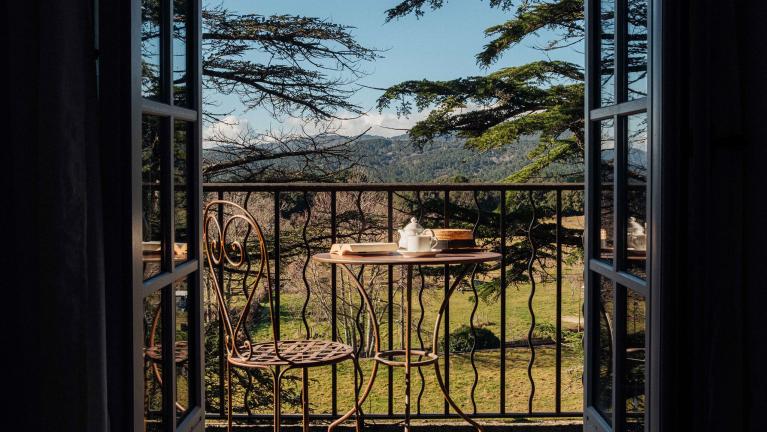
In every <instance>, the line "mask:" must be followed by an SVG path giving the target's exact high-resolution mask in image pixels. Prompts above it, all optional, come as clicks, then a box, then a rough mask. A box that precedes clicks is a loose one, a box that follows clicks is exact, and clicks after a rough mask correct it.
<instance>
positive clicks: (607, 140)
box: [597, 119, 615, 262]
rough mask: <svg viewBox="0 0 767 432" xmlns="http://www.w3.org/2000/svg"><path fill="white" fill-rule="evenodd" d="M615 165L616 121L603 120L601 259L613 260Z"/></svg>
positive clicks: (601, 150) (601, 131)
mask: <svg viewBox="0 0 767 432" xmlns="http://www.w3.org/2000/svg"><path fill="white" fill-rule="evenodd" d="M614 163H615V127H614V121H613V120H612V119H610V120H603V121H602V122H600V125H599V167H598V168H597V169H598V170H599V172H598V176H599V184H597V197H598V203H597V205H599V209H598V212H599V231H598V232H599V257H600V258H602V259H604V260H607V261H610V262H612V260H613V255H614V253H613V252H614V251H613V247H614V246H613V243H614V242H613V213H614V209H613V205H614V204H613V176H614V173H615V171H614V169H613V166H614Z"/></svg>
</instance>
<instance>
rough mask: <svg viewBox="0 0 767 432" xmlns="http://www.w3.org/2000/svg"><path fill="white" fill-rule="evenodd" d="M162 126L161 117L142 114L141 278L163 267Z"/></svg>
mask: <svg viewBox="0 0 767 432" xmlns="http://www.w3.org/2000/svg"><path fill="white" fill-rule="evenodd" d="M161 130H162V119H160V118H159V117H153V116H144V117H143V119H142V127H141V134H142V145H141V181H142V187H141V198H142V199H141V209H142V218H143V220H142V241H143V245H142V246H143V261H144V279H148V278H150V277H152V276H154V275H156V274H157V273H159V272H160V270H161V268H162V217H161V213H160V209H161V208H162V206H161V202H160V200H161V191H160V160H161V158H160V155H161V154H162V139H161V136H162V132H161Z"/></svg>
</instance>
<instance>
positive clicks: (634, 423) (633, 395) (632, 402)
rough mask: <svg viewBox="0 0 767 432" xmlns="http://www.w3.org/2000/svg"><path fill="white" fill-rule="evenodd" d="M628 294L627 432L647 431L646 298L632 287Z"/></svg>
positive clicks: (625, 364) (625, 388) (625, 365)
mask: <svg viewBox="0 0 767 432" xmlns="http://www.w3.org/2000/svg"><path fill="white" fill-rule="evenodd" d="M627 291H628V295H627V297H626V352H625V356H624V359H623V361H624V369H625V377H624V380H623V383H624V385H623V387H624V392H625V397H626V428H625V430H626V431H627V432H642V431H644V412H645V400H646V399H645V353H646V351H645V349H646V346H645V340H646V339H645V318H646V314H645V312H646V309H645V300H644V298H643V297H642V296H640V295H639V294H637V293H635V292H634V291H632V290H630V289H628V290H627Z"/></svg>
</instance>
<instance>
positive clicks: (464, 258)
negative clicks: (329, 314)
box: [312, 252, 501, 265]
mask: <svg viewBox="0 0 767 432" xmlns="http://www.w3.org/2000/svg"><path fill="white" fill-rule="evenodd" d="M312 259H313V260H315V261H318V262H323V263H329V264H352V265H439V264H471V263H481V262H486V261H498V260H500V259H501V254H499V253H495V252H463V253H441V254H437V255H436V256H432V257H407V256H404V255H400V254H398V253H396V252H394V253H391V254H388V255H351V254H349V255H339V254H331V253H321V254H317V255H313V256H312Z"/></svg>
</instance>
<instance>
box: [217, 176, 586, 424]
mask: <svg viewBox="0 0 767 432" xmlns="http://www.w3.org/2000/svg"><path fill="white" fill-rule="evenodd" d="M582 191H583V187H582V185H580V184H524V185H515V184H298V183H297V184H206V185H205V187H204V192H203V195H204V198H205V199H206V201H207V200H213V199H225V200H230V201H234V202H236V203H238V204H240V205H242V206H243V207H245V208H247V209H248V210H249V211H250V212H251V213H252V214H253V215H254V217H255V218H256V219H257V220H258V221H259V223H260V224H261V225H262V227H263V228H264V230H265V233H264V234H265V236H266V238H267V241H268V243H269V245H268V246H269V250H270V253H271V254H273V255H272V272H273V273H274V274H275V275H279V277H276V276H275V282H274V285H275V287H274V288H275V292H276V294H277V295H276V304H277V307H278V309H279V316H280V328H279V333H280V335H281V336H282V337H283V338H286V339H287V338H291V337H292V338H303V337H306V335H307V333H308V334H309V335H310V336H311V337H317V338H324V339H332V340H340V341H343V342H345V343H347V344H349V345H352V346H353V347H354V349H355V350H356V352H357V353H358V355H359V357H360V367H361V369H362V375H363V380H362V381H361V382H360V385H361V383H364V382H366V381H367V379H368V376H369V374H370V371H371V367H372V363H373V360H372V354H373V348H372V346H371V344H372V334H371V332H372V329H371V325H370V320H369V316H368V314H369V312H368V310H367V309H365V308H364V307H363V305H362V302H361V299H360V298H359V296H358V295H356V293H355V292H354V291H353V289H352V288H351V285H350V284H349V280H348V279H347V277H346V275H345V274H344V273H342V272H340V271H338V270H337V269H336V267H335V266H332V267H331V266H326V265H321V264H317V263H315V262H313V261H312V260H310V257H311V256H312V255H313V254H317V253H321V252H326V251H327V250H328V249H329V248H330V245H331V244H332V243H337V242H338V243H341V242H360V241H387V240H388V241H392V240H394V241H396V239H397V233H396V229H397V228H398V227H401V226H403V225H404V224H405V223H406V221H407V220H408V219H409V218H410V217H411V216H415V217H417V218H419V220H420V223H421V224H422V225H423V226H425V227H432V228H437V227H446V226H450V227H454V228H455V227H462V228H471V229H473V230H474V233H475V238H476V240H477V243H478V244H479V245H481V246H482V247H483V248H485V249H486V250H490V251H496V252H498V253H500V254H501V260H500V262H495V263H488V264H482V265H480V266H479V267H478V268H477V269H476V270H475V271H474V272H472V273H471V274H470V275H469V276H467V277H466V278H465V279H464V281H463V283H461V285H460V286H459V287H458V289H457V292H456V293H455V294H454V295H453V296H452V297H451V298H450V303H449V306H448V308H447V309H446V310H445V314H444V319H443V328H442V329H441V335H443V336H442V337H441V340H439V341H437V343H438V344H439V351H440V355H441V356H442V359H441V360H440V364H439V367H440V368H441V369H440V370H441V371H442V377H443V378H444V381H445V385H446V387H447V388H448V390H449V392H450V395H451V396H452V397H453V398H454V399H455V401H456V403H457V404H458V405H459V406H460V407H461V409H462V410H464V411H465V412H466V413H468V414H469V415H470V416H471V417H472V418H475V419H477V420H478V421H480V422H481V423H482V424H484V425H488V426H489V427H490V428H489V430H492V429H493V428H492V426H493V425H504V426H512V425H514V426H516V427H521V428H522V429H526V428H527V427H530V428H535V429H536V430H578V429H579V428H580V427H581V426H580V425H581V416H582V412H581V411H582V405H583V401H582V394H583V385H582V375H583V346H582V337H583V330H584V329H583V321H584V320H583V316H582V306H583V261H582V247H581V241H582V236H581V233H582V231H583V222H584V221H583V204H582V201H583V193H582ZM276 257H279V259H276ZM355 270H356V271H359V272H360V273H359V275H361V277H360V279H361V280H362V281H363V283H364V284H365V285H366V287H365V288H366V290H367V291H368V292H369V293H370V295H371V300H372V303H373V309H374V310H375V313H376V318H377V320H378V322H379V324H380V329H381V343H382V348H384V349H399V348H401V347H402V346H403V344H404V342H403V340H404V334H405V332H404V330H405V329H404V317H403V315H404V314H403V301H404V298H403V297H404V294H403V293H404V290H403V286H404V284H405V282H404V276H405V275H404V273H405V272H404V270H403V269H401V268H399V267H398V266H388V267H387V266H380V267H368V268H359V267H357V268H355ZM456 273H457V271H456V270H455V269H454V268H452V267H448V266H440V267H436V268H435V267H418V268H417V269H416V271H415V281H414V287H413V288H414V291H413V292H414V301H413V304H414V309H413V322H412V324H413V325H412V328H411V332H412V337H413V343H414V348H419V347H420V348H424V347H425V348H426V349H429V347H431V346H432V343H433V341H432V340H430V338H431V331H430V330H431V329H432V328H433V326H434V319H435V316H436V312H437V311H436V309H437V308H438V307H439V304H440V302H441V301H442V298H443V296H444V295H445V292H446V291H447V289H448V287H449V285H450V283H451V280H452V279H453V278H455V277H456ZM249 276H250V275H249V274H248V273H247V272H226V271H220V269H213V270H212V271H207V272H206V274H205V276H204V278H205V280H206V281H208V280H209V278H214V277H215V278H218V279H219V281H220V282H221V283H223V284H224V285H226V286H227V287H229V288H237V287H238V286H240V285H243V281H244V280H245V279H246V278H248V277H249ZM207 286H208V288H207V290H206V296H205V310H204V315H205V325H204V327H205V353H206V370H205V385H206V407H205V408H206V413H207V423H208V428H209V429H211V430H218V428H219V427H221V430H223V429H224V427H223V426H224V419H226V411H225V401H226V397H225V395H226V383H225V379H224V374H223V373H222V371H223V366H224V364H225V358H224V355H225V353H224V349H223V342H222V341H223V338H222V327H221V326H220V322H219V318H218V310H217V306H216V303H215V299H214V297H213V295H212V291H211V287H210V284H207ZM233 292H234V293H235V294H233V295H231V297H230V298H227V300H226V301H227V302H230V303H231V304H234V305H236V304H237V302H241V301H243V299H244V293H242V294H237V293H238V290H237V289H234V290H233ZM264 308H265V307H264ZM267 310H268V309H267ZM261 312H262V313H261V314H260V315H259V314H256V315H257V316H262V318H263V320H261V321H260V322H256V323H254V324H253V325H254V326H255V331H256V334H257V335H258V334H261V333H263V339H264V340H268V338H269V337H270V335H269V328H268V327H269V325H268V312H267V313H264V311H263V310H262V311H261ZM445 333H448V334H449V336H448V337H446V338H445V337H444V334H445ZM353 383H354V379H353V367H352V366H351V364H345V363H341V364H339V365H338V366H327V367H320V368H315V369H311V372H310V375H309V392H308V400H309V402H310V405H311V411H310V417H311V418H312V421H313V425H316V426H317V427H318V428H319V427H321V426H323V425H324V426H327V424H328V423H329V421H331V420H333V419H335V418H338V417H339V416H340V415H341V414H342V413H343V412H346V411H347V410H349V409H350V408H351V407H353V385H354V384H353ZM412 385H413V387H412V402H411V403H412V418H413V425H414V428H415V429H419V426H424V427H423V428H421V430H433V428H434V427H435V426H436V425H444V427H445V428H447V429H445V430H471V428H470V427H469V425H467V424H464V423H462V422H460V421H458V420H460V419H459V418H458V417H457V415H456V413H455V412H454V411H453V410H452V409H449V406H448V405H447V403H446V402H445V401H444V399H443V398H442V397H441V394H440V393H439V391H438V388H437V383H436V380H435V373H434V370H433V369H432V367H424V368H423V369H415V374H414V381H413V384H412ZM300 389H301V373H300V371H297V372H296V373H295V374H292V375H291V374H290V373H289V374H288V375H287V378H286V381H285V384H284V385H283V393H282V404H283V405H282V406H283V421H284V423H285V424H286V425H287V426H286V429H285V430H291V428H292V427H294V426H293V425H296V426H295V428H296V430H299V429H300V428H299V426H297V425H298V423H299V422H300V419H301V408H300V398H301V395H300ZM271 394H272V389H271V378H268V377H267V375H266V374H264V375H261V374H259V373H253V374H246V373H244V372H243V371H241V370H236V371H235V374H234V396H233V397H234V403H233V411H234V419H235V424H236V425H238V426H240V427H242V428H244V430H262V429H263V430H268V429H269V428H270V424H271V422H272V414H271V406H272V397H271ZM403 406H404V385H403V371H402V369H401V368H392V367H386V366H383V367H379V369H378V378H377V381H376V382H375V385H374V386H373V388H372V391H371V393H370V396H369V397H368V398H367V400H366V401H365V403H364V404H363V405H362V406H361V408H362V411H363V413H364V419H365V424H366V425H368V426H371V425H375V427H374V428H373V430H388V428H391V429H392V430H401V424H400V423H401V422H402V420H403V419H404V414H403ZM348 426H349V427H352V426H353V424H352V422H350V423H349V424H348ZM317 430H320V429H317ZM342 430H343V428H342ZM514 430H516V429H514Z"/></svg>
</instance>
